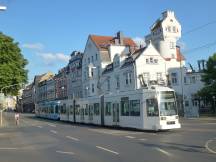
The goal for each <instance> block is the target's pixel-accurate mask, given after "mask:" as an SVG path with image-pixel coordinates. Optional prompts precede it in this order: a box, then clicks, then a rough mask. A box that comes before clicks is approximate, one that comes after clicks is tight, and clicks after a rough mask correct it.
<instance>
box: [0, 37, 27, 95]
mask: <svg viewBox="0 0 216 162" xmlns="http://www.w3.org/2000/svg"><path fill="white" fill-rule="evenodd" d="M27 63H28V61H27V60H26V59H25V58H24V57H23V55H22V53H21V50H20V48H19V46H18V43H17V42H14V40H13V38H11V37H9V36H6V35H4V34H3V33H0V90H1V89H2V88H3V87H6V86H10V85H14V84H18V85H16V86H12V87H8V88H4V89H3V92H4V93H5V94H10V95H17V93H18V90H19V89H20V87H21V85H20V84H21V83H26V82H27V72H28V71H27V70H26V69H25V66H26V65H27Z"/></svg>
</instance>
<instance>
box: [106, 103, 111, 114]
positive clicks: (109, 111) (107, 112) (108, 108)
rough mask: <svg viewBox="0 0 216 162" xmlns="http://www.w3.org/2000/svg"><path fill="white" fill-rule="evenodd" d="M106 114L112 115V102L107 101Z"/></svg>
mask: <svg viewBox="0 0 216 162" xmlns="http://www.w3.org/2000/svg"><path fill="white" fill-rule="evenodd" d="M105 115H106V116H110V115H111V102H106V110H105Z"/></svg>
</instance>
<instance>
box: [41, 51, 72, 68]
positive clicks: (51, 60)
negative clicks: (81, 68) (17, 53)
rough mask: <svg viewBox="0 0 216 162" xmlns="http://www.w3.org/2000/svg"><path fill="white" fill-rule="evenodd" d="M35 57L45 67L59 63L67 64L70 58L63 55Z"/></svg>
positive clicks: (47, 54)
mask: <svg viewBox="0 0 216 162" xmlns="http://www.w3.org/2000/svg"><path fill="white" fill-rule="evenodd" d="M37 56H39V57H40V58H41V59H42V61H43V62H44V64H45V65H47V66H53V65H55V64H58V63H59V62H68V61H69V59H70V56H68V55H65V54H64V53H51V52H49V53H37Z"/></svg>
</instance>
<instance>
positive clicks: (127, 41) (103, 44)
mask: <svg viewBox="0 0 216 162" xmlns="http://www.w3.org/2000/svg"><path fill="white" fill-rule="evenodd" d="M90 38H91V39H92V41H93V42H94V43H95V44H96V46H97V47H98V48H99V49H100V50H106V49H107V48H108V46H109V45H111V44H112V45H114V44H115V38H116V37H112V36H98V35H90ZM123 42H124V45H126V46H131V47H136V44H135V42H134V41H133V40H132V39H131V38H126V37H124V40H123Z"/></svg>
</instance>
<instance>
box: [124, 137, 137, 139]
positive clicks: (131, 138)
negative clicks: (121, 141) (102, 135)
mask: <svg viewBox="0 0 216 162" xmlns="http://www.w3.org/2000/svg"><path fill="white" fill-rule="evenodd" d="M125 137H126V138H130V139H134V138H135V137H133V136H125Z"/></svg>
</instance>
